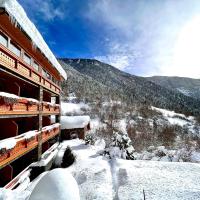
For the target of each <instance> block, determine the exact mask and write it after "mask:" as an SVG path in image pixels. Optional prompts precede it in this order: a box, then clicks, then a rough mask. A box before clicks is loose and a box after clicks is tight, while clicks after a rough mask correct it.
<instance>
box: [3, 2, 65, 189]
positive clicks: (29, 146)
mask: <svg viewBox="0 0 200 200" xmlns="http://www.w3.org/2000/svg"><path fill="white" fill-rule="evenodd" d="M66 78H67V76H66V73H65V72H64V70H63V69H62V67H61V66H60V64H59V63H58V62H57V60H56V58H55V56H54V55H53V53H52V52H51V51H50V49H49V48H48V46H47V44H46V43H45V41H44V40H43V38H42V36H41V35H40V33H39V32H38V30H37V29H36V27H35V26H34V24H32V22H31V21H30V20H29V19H28V17H27V15H26V13H25V12H24V10H23V8H22V7H21V6H20V5H19V4H18V2H17V1H15V0H0V187H1V186H4V185H5V184H6V183H8V182H9V181H10V180H12V179H13V177H15V176H16V175H17V174H19V173H20V171H22V170H23V169H24V168H26V167H27V166H28V165H29V164H30V163H31V162H33V161H37V160H39V159H40V157H41V154H42V153H43V152H44V151H46V150H47V149H48V148H49V147H50V146H51V145H52V144H53V143H55V142H56V141H58V140H59V135H60V110H61V109H60V94H61V82H62V81H63V80H65V79H66ZM52 116H54V117H55V119H56V120H55V123H54V124H51V117H52Z"/></svg>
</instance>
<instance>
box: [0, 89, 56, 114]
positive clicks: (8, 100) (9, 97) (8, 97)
mask: <svg viewBox="0 0 200 200" xmlns="http://www.w3.org/2000/svg"><path fill="white" fill-rule="evenodd" d="M15 103H24V104H30V105H33V104H35V105H39V104H40V102H39V101H38V100H36V99H33V98H26V97H20V96H17V95H15V94H11V93H7V92H0V105H1V104H6V105H11V106H12V105H13V104H15ZM42 105H43V106H48V107H49V108H51V109H49V110H48V112H54V111H56V112H59V108H60V105H59V104H55V103H51V102H46V101H43V102H42ZM43 110H44V111H46V110H45V109H43Z"/></svg>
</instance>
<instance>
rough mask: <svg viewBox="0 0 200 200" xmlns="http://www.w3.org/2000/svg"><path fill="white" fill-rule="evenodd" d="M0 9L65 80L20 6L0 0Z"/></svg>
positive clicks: (59, 67) (46, 46) (16, 3)
mask: <svg viewBox="0 0 200 200" xmlns="http://www.w3.org/2000/svg"><path fill="white" fill-rule="evenodd" d="M0 7H1V8H5V10H6V11H7V12H8V13H9V15H10V16H11V17H12V18H13V19H15V20H16V21H17V22H18V23H19V25H20V26H21V27H22V29H23V30H24V31H25V32H26V33H27V35H28V36H29V37H30V38H31V40H32V43H33V45H36V46H37V47H38V48H39V49H40V50H41V52H42V53H43V54H44V55H45V56H46V57H47V58H48V60H49V61H50V62H51V63H52V65H53V66H54V67H55V68H56V69H57V70H58V72H59V73H60V74H61V76H62V77H63V78H64V79H67V74H66V72H65V71H64V69H63V68H62V66H61V65H60V64H59V62H58V61H57V59H56V58H55V56H54V54H53V53H52V52H51V50H50V49H49V47H48V45H47V44H46V42H45V41H44V39H43V37H42V35H41V34H40V33H39V31H38V30H37V28H36V27H35V25H34V24H33V23H32V22H31V21H30V19H29V18H28V16H27V15H26V12H25V11H24V9H23V8H22V6H21V5H20V4H19V3H18V2H17V1H16V0H0Z"/></svg>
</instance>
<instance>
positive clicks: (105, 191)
mask: <svg viewBox="0 0 200 200" xmlns="http://www.w3.org/2000/svg"><path fill="white" fill-rule="evenodd" d="M67 146H70V147H71V149H72V151H73V153H74V154H75V155H76V162H75V163H74V164H73V165H72V166H70V167H69V168H66V169H55V170H53V171H50V172H45V173H43V174H41V175H40V176H39V177H38V178H36V179H35V180H34V181H33V182H32V183H30V184H29V186H28V187H27V189H26V190H24V191H23V192H19V191H17V189H15V190H14V191H9V190H4V189H1V190H0V199H3V200H19V199H20V200H25V199H29V200H37V199H49V200H51V199H61V200H62V199H76V198H77V199H79V196H78V194H80V199H96V200H101V199H104V200H112V199H118V200H129V199H130V200H131V199H134V200H141V199H144V197H143V190H144V193H145V197H146V199H151V200H160V199H161V200H169V199H173V200H188V199H192V200H199V199H200V173H199V171H200V165H199V164H196V163H184V162H181V163H177V162H173V163H172V162H165V159H164V158H163V160H164V162H162V161H160V162H157V161H141V160H123V159H116V158H113V159H107V158H105V157H104V156H100V155H99V151H100V150H103V148H104V147H105V146H104V142H103V141H101V140H99V141H98V142H97V143H96V144H95V145H94V146H92V145H85V144H84V141H82V140H79V139H74V140H68V141H64V142H62V143H61V144H60V145H59V148H58V149H59V152H61V151H64V149H66V147H67ZM151 149H154V148H153V147H151ZM159 150H160V151H161V150H162V151H163V150H165V149H164V147H163V146H161V147H159ZM58 155H59V154H58ZM195 156H196V155H195ZM59 159H62V157H59ZM154 159H155V160H156V157H154ZM70 173H71V174H72V175H73V176H74V178H75V179H76V181H77V183H78V187H79V191H78V188H77V183H76V182H75V180H74V179H73V177H72V176H71V174H70ZM31 191H33V192H32V194H31V196H30V193H31ZM69 195H76V197H74V196H72V197H71V196H70V197H69ZM29 196H30V197H29ZM67 197H69V198H67Z"/></svg>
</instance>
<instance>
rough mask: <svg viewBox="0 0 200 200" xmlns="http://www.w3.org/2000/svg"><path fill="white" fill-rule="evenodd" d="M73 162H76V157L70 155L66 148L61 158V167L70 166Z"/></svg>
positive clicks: (69, 150)
mask: <svg viewBox="0 0 200 200" xmlns="http://www.w3.org/2000/svg"><path fill="white" fill-rule="evenodd" d="M75 160H76V157H75V156H74V154H73V153H72V150H71V148H70V147H67V148H66V150H65V153H64V155H63V158H62V163H61V167H62V168H67V167H69V166H70V165H72V164H73V163H74V162H75Z"/></svg>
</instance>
